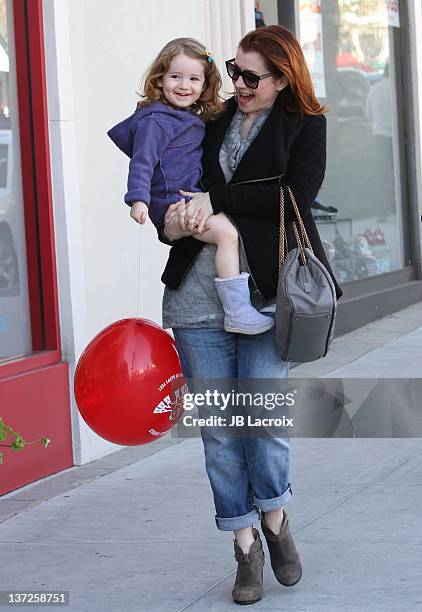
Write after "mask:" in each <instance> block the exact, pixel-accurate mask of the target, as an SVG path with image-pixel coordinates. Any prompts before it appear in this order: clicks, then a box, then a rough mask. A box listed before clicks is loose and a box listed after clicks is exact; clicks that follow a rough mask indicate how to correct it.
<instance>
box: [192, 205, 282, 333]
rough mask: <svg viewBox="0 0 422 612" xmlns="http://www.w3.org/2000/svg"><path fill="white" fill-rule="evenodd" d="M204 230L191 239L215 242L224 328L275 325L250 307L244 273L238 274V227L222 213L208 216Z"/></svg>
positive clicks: (255, 328)
mask: <svg viewBox="0 0 422 612" xmlns="http://www.w3.org/2000/svg"><path fill="white" fill-rule="evenodd" d="M207 225H208V227H209V230H207V231H206V232H205V233H204V234H202V236H198V235H195V236H194V238H196V239H197V240H201V241H202V242H207V243H208V244H215V245H217V252H216V255H215V267H216V271H217V275H218V278H215V279H214V284H215V288H216V291H217V294H218V297H219V298H220V301H221V304H222V307H223V310H224V329H225V330H226V331H227V332H234V333H237V334H261V333H263V332H266V331H268V330H269V329H271V327H272V326H273V325H274V321H273V320H272V319H271V317H267V316H265V315H263V314H261V313H260V312H258V311H257V310H255V308H254V307H253V306H252V303H251V298H250V293H249V285H248V279H249V274H248V273H246V272H242V274H240V273H239V251H238V247H239V245H238V241H239V237H238V235H237V230H236V228H235V227H234V225H233V223H231V221H229V219H228V218H227V217H226V215H225V214H224V213H218V214H217V215H212V216H211V217H209V218H208V219H207Z"/></svg>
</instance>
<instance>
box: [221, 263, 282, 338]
mask: <svg viewBox="0 0 422 612" xmlns="http://www.w3.org/2000/svg"><path fill="white" fill-rule="evenodd" d="M248 278H249V274H248V273H247V272H242V274H240V275H239V276H233V277H232V278H216V279H215V280H214V283H215V287H216V289H217V293H218V297H219V298H220V300H221V303H222V305H223V309H224V313H225V317H224V329H225V330H226V331H228V332H234V333H237V334H262V333H263V332H266V331H268V330H269V329H271V328H272V327H273V325H274V321H273V319H272V318H271V317H266V316H265V315H263V314H261V313H259V312H258V311H257V310H256V309H255V308H254V307H253V306H252V304H251V298H250V294H249V285H248Z"/></svg>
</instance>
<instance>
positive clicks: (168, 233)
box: [163, 198, 209, 240]
mask: <svg viewBox="0 0 422 612" xmlns="http://www.w3.org/2000/svg"><path fill="white" fill-rule="evenodd" d="M186 210H187V206H186V203H185V199H184V198H182V199H181V200H179V202H176V203H175V204H170V206H168V208H167V210H166V214H165V215H164V230H163V234H164V236H165V237H166V238H167V239H168V240H178V239H179V238H184V237H185V236H193V235H195V234H198V233H199V232H198V229H197V228H196V227H194V228H193V229H192V230H191V229H187V227H186V224H185V217H186ZM203 216H204V213H203V212H202V211H201V212H199V213H198V214H197V216H196V223H201V222H202V221H203ZM208 229H209V227H208V226H205V227H204V230H203V231H206V230H208Z"/></svg>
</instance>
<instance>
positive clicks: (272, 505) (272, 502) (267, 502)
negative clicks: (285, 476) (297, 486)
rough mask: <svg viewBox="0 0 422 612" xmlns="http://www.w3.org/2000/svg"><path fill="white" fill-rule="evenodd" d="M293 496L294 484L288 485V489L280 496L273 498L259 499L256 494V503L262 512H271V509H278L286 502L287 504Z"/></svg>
mask: <svg viewBox="0 0 422 612" xmlns="http://www.w3.org/2000/svg"><path fill="white" fill-rule="evenodd" d="M291 498H292V485H291V484H290V482H289V484H288V485H287V489H286V490H285V491H284V493H282V494H281V495H279V497H273V498H272V499H258V498H257V497H255V496H254V498H253V499H254V503H255V505H256V506H258V508H259V509H260V510H262V512H269V511H270V510H277V508H281V507H282V506H284V504H287V502H289V501H290V500H291Z"/></svg>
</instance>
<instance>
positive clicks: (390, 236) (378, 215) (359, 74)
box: [298, 0, 410, 283]
mask: <svg viewBox="0 0 422 612" xmlns="http://www.w3.org/2000/svg"><path fill="white" fill-rule="evenodd" d="M298 6H299V22H300V34H299V36H300V41H301V45H302V48H303V49H304V52H305V55H306V58H307V62H308V66H309V68H310V71H311V74H312V78H313V82H314V87H315V91H316V95H317V97H318V99H319V101H320V102H321V103H323V104H326V105H328V106H329V108H330V109H331V111H330V112H329V113H328V114H327V125H328V128H327V172H326V177H325V180H324V183H323V185H322V188H321V190H320V193H319V194H318V198H317V202H316V204H315V208H314V209H313V213H314V215H315V218H316V219H317V225H318V230H319V233H320V235H321V239H322V240H323V244H324V248H325V250H326V253H327V255H328V258H329V260H330V263H331V266H332V268H333V270H334V272H335V274H336V276H337V278H338V280H339V281H340V282H343V283H344V282H347V281H352V280H357V279H361V278H365V277H368V276H374V275H376V274H382V273H384V272H390V271H393V270H397V269H399V268H402V267H403V266H404V265H405V263H406V264H408V263H410V262H409V261H405V255H404V252H403V235H404V228H403V218H402V210H403V207H402V197H401V193H402V189H401V174H400V158H401V153H402V152H401V146H400V133H399V121H398V111H397V109H398V89H397V83H399V82H400V79H399V76H398V68H399V64H398V57H399V53H398V49H397V46H398V45H397V42H396V41H397V38H398V37H397V36H396V34H397V28H398V27H399V26H400V22H399V13H398V3H397V2H390V3H387V2H386V1H385V0H324V1H321V0H299V4H298Z"/></svg>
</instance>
